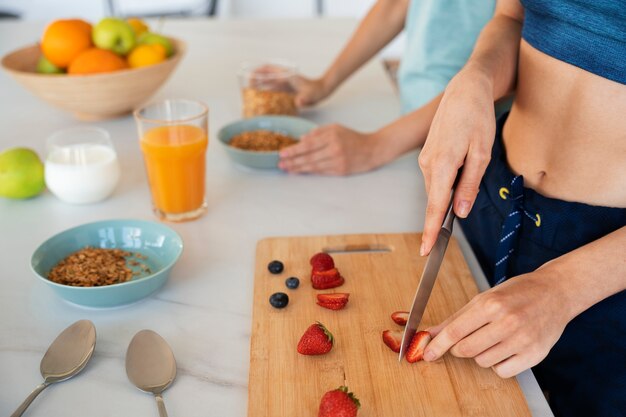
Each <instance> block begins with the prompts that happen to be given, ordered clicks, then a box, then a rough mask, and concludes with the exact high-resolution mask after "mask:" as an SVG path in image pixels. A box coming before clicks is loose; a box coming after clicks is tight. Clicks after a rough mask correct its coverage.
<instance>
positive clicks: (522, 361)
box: [424, 268, 576, 378]
mask: <svg viewBox="0 0 626 417" xmlns="http://www.w3.org/2000/svg"><path fill="white" fill-rule="evenodd" d="M550 274H551V272H550V271H548V270H546V269H541V268H540V269H538V270H536V271H535V272H532V273H529V274H525V275H520V276H518V277H514V278H511V279H509V280H508V281H505V282H504V283H502V284H500V285H498V286H496V287H494V288H491V289H490V290H488V291H486V292H484V293H482V294H479V295H477V296H476V297H474V298H473V299H472V300H471V301H470V302H469V303H468V304H467V305H466V306H465V307H463V308H462V309H461V310H459V311H458V312H457V313H455V314H454V315H453V316H451V317H450V318H449V319H448V320H446V321H445V322H444V323H442V324H440V325H438V326H436V327H433V328H431V329H429V331H430V332H431V334H433V336H435V337H434V338H433V340H432V341H431V342H430V343H429V344H428V346H427V347H426V350H425V352H424V359H425V360H427V361H433V360H436V359H438V358H440V357H441V356H442V355H443V354H444V353H445V352H447V351H448V350H449V351H450V353H452V354H453V355H454V356H457V357H460V358H473V359H474V360H475V361H476V363H477V364H478V365H479V366H481V367H483V368H488V367H492V368H493V369H494V371H495V372H496V373H497V374H498V375H499V376H500V377H502V378H508V377H511V376H514V375H517V374H519V373H520V372H522V371H524V370H526V369H528V368H530V367H532V366H534V365H536V364H538V363H539V362H541V361H542V360H543V358H545V357H546V356H547V354H548V352H549V351H550V349H551V348H552V346H554V344H555V343H556V342H557V340H558V339H559V337H560V336H561V334H562V333H563V329H564V328H565V326H566V325H567V323H568V322H569V321H570V320H571V319H572V318H573V317H574V316H575V314H576V313H575V309H574V308H573V307H572V306H570V305H569V304H568V303H567V302H566V300H568V298H567V297H564V295H565V293H566V291H567V289H564V288H563V286H562V284H561V283H563V282H566V280H565V281H564V280H560V279H555V277H553V276H550Z"/></svg>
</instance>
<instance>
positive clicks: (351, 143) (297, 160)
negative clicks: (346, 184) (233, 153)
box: [278, 125, 380, 175]
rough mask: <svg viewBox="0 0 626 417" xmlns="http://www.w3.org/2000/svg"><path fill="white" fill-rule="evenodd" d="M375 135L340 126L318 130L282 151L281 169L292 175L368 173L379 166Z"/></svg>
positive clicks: (324, 127) (377, 141) (329, 126)
mask: <svg viewBox="0 0 626 417" xmlns="http://www.w3.org/2000/svg"><path fill="white" fill-rule="evenodd" d="M379 142H380V141H379V140H377V138H376V137H375V136H374V135H369V134H364V133H359V132H356V131H354V130H352V129H348V128H346V127H343V126H341V125H328V126H322V127H320V128H317V129H315V130H313V131H311V132H310V133H308V134H306V135H304V136H302V138H301V139H300V141H299V142H298V143H297V144H295V145H292V146H289V147H287V148H284V149H283V150H281V151H280V162H279V164H278V167H279V168H280V169H282V170H284V171H287V172H289V173H299V174H304V173H313V174H324V175H348V174H354V173H358V172H364V171H369V170H371V169H373V168H375V167H377V166H378V165H380V164H378V163H377V161H376V157H377V152H376V148H377V144H378V143H379Z"/></svg>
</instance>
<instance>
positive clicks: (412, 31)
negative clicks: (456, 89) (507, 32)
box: [398, 0, 495, 113]
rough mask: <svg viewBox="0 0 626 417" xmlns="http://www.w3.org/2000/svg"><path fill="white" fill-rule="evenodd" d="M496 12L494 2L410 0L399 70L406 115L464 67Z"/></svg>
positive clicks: (436, 92)
mask: <svg viewBox="0 0 626 417" xmlns="http://www.w3.org/2000/svg"><path fill="white" fill-rule="evenodd" d="M494 9H495V0H411V4H410V6H409V10H408V12H407V16H406V23H405V30H406V35H407V36H406V48H405V51H404V55H403V57H402V62H401V64H400V70H399V71H398V84H399V87H400V99H401V101H402V111H403V112H404V113H408V112H411V111H413V110H415V109H417V108H419V107H422V106H423V105H424V104H426V103H428V102H429V101H431V100H432V99H433V98H435V97H436V96H437V95H439V94H440V93H441V92H443V90H444V89H445V88H446V85H447V84H448V82H449V81H450V79H451V78H452V77H453V76H454V75H455V74H456V73H457V72H458V71H459V70H460V69H461V67H463V65H465V62H466V61H467V59H468V58H469V56H470V54H471V53H472V50H473V49H474V43H475V42H476V39H477V38H478V35H479V34H480V31H481V30H482V28H483V27H484V26H485V25H486V24H487V22H488V21H489V20H490V19H491V17H492V16H493V12H494Z"/></svg>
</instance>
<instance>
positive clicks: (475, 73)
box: [462, 0, 524, 101]
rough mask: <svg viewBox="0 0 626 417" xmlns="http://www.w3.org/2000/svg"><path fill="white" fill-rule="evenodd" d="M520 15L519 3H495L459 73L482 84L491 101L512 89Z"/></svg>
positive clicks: (513, 0) (507, 0)
mask: <svg viewBox="0 0 626 417" xmlns="http://www.w3.org/2000/svg"><path fill="white" fill-rule="evenodd" d="M523 15H524V12H523V8H522V6H521V5H520V3H519V0H499V1H498V5H497V7H496V11H495V14H494V17H493V19H492V20H491V21H490V22H489V23H488V24H487V25H486V26H485V28H484V29H483V31H482V32H481V34H480V36H479V38H478V40H477V41H476V46H475V47H474V51H473V52H472V55H471V56H470V58H469V60H468V61H467V64H466V65H465V67H464V68H463V70H462V72H463V73H464V74H471V76H472V77H474V78H476V79H477V80H480V81H483V82H486V83H487V84H486V85H487V86H488V87H489V88H491V89H492V91H493V96H494V101H496V100H498V99H500V98H502V97H505V96H506V95H508V94H509V93H511V92H512V91H513V90H514V89H515V84H516V78H517V60H518V55H519V44H520V39H521V31H522V21H523V19H524V16H523Z"/></svg>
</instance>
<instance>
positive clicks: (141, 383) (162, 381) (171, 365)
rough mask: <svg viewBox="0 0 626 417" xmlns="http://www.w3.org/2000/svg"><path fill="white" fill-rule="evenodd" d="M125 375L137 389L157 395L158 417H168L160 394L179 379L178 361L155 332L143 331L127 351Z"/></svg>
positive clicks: (135, 337) (137, 335) (136, 336)
mask: <svg viewBox="0 0 626 417" xmlns="http://www.w3.org/2000/svg"><path fill="white" fill-rule="evenodd" d="M126 374H127V375H128V379H129V380H130V381H131V382H132V383H133V384H135V386H136V387H137V388H139V389H140V390H142V391H144V392H149V393H151V394H153V395H154V397H155V399H156V402H157V406H158V408H159V415H160V416H161V417H167V411H166V410H165V404H164V403H163V397H162V396H161V393H162V392H163V391H165V390H166V389H167V387H169V386H170V385H171V384H172V382H173V381H174V378H175V377H176V359H175V358H174V353H172V350H171V349H170V347H169V345H168V344H167V342H166V341H165V339H163V338H162V337H161V336H159V335H158V334H157V333H155V332H153V331H152V330H141V331H140V332H138V333H137V334H136V335H135V336H134V337H133V340H131V341H130V344H129V345H128V350H127V351H126Z"/></svg>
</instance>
